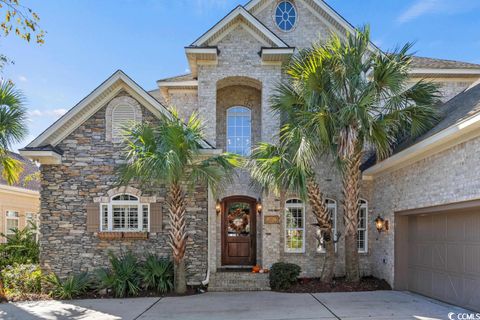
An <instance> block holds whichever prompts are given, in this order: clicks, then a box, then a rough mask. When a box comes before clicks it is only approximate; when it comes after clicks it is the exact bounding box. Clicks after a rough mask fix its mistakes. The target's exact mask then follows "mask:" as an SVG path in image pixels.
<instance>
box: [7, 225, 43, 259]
mask: <svg viewBox="0 0 480 320" xmlns="http://www.w3.org/2000/svg"><path fill="white" fill-rule="evenodd" d="M12 231H13V234H10V235H5V234H3V233H0V236H2V237H5V238H6V239H7V243H4V244H0V269H2V268H4V267H6V266H8V265H14V264H31V263H33V264H35V263H38V261H39V254H40V247H39V245H38V242H37V240H36V232H37V227H36V226H35V225H34V224H33V223H31V224H30V225H29V226H28V227H26V228H24V229H22V230H20V229H18V228H14V229H12Z"/></svg>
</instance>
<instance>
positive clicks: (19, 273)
mask: <svg viewBox="0 0 480 320" xmlns="http://www.w3.org/2000/svg"><path fill="white" fill-rule="evenodd" d="M0 279H1V280H2V281H3V286H4V291H5V296H6V297H7V298H9V299H17V298H19V299H22V298H23V297H26V296H27V295H29V294H37V293H40V291H41V289H42V271H41V270H40V267H39V266H38V265H37V264H15V265H11V266H6V267H5V268H3V269H2V270H1V273H0Z"/></svg>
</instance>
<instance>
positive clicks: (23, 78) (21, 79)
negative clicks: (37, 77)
mask: <svg viewBox="0 0 480 320" xmlns="http://www.w3.org/2000/svg"><path fill="white" fill-rule="evenodd" d="M18 80H20V81H21V82H27V81H28V79H27V77H25V76H22V75H20V76H18Z"/></svg>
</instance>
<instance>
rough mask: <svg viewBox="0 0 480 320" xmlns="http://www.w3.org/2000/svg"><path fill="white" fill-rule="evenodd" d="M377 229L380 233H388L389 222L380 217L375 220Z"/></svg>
mask: <svg viewBox="0 0 480 320" xmlns="http://www.w3.org/2000/svg"><path fill="white" fill-rule="evenodd" d="M375 227H376V228H377V231H378V233H380V232H382V231H388V220H385V219H383V218H382V217H380V216H378V217H377V219H375Z"/></svg>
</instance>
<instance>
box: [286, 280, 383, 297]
mask: <svg viewBox="0 0 480 320" xmlns="http://www.w3.org/2000/svg"><path fill="white" fill-rule="evenodd" d="M376 290H392V288H391V287H390V285H389V284H388V283H387V282H386V281H385V280H380V279H377V278H375V277H364V278H362V279H361V280H360V282H358V283H350V282H347V281H345V278H335V279H334V280H333V282H332V283H325V282H321V281H320V279H318V278H301V279H299V280H298V283H297V284H294V285H293V286H292V287H291V288H290V289H288V290H284V291H283V292H291V293H317V292H356V291H376Z"/></svg>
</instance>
